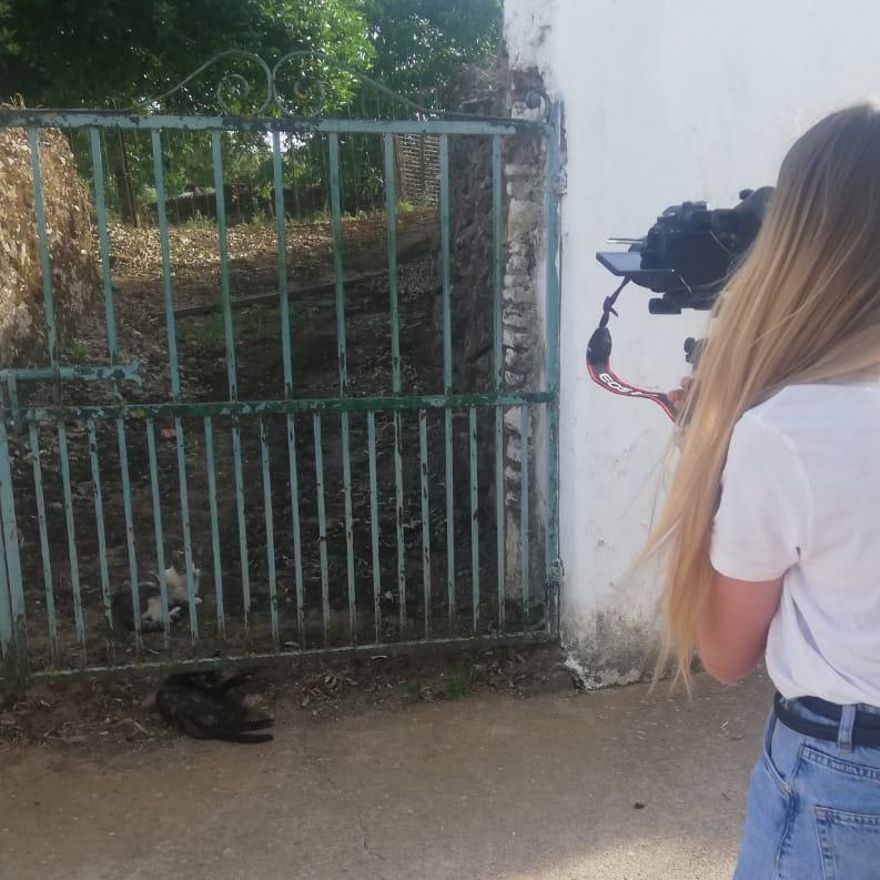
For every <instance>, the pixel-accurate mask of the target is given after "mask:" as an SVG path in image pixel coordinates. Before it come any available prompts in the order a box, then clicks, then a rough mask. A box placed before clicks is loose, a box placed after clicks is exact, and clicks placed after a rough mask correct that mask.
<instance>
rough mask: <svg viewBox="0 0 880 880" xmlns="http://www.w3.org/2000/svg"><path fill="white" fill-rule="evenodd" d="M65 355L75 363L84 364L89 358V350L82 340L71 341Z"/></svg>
mask: <svg viewBox="0 0 880 880" xmlns="http://www.w3.org/2000/svg"><path fill="white" fill-rule="evenodd" d="M67 357H68V358H69V359H70V360H71V361H73V363H75V364H84V363H85V362H86V361H87V360H88V359H89V350H88V348H87V347H86V345H85V344H84V343H82V342H73V343H71V346H70V348H69V349H68V350H67Z"/></svg>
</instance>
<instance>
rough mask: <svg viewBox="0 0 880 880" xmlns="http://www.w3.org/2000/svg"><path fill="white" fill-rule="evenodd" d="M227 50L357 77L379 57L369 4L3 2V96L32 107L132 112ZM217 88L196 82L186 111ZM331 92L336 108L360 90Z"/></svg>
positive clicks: (341, 80) (282, 0)
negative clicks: (317, 57) (296, 58)
mask: <svg viewBox="0 0 880 880" xmlns="http://www.w3.org/2000/svg"><path fill="white" fill-rule="evenodd" d="M4 33H5V34H6V38H5V39H4V38H3V36H2V35H3V34H4ZM4 49H5V51H3V50H4ZM227 49H241V50H246V51H250V52H254V53H258V54H260V55H262V56H264V57H266V58H279V57H281V56H282V55H284V54H286V53H288V52H292V51H296V50H309V51H314V52H318V53H321V54H323V55H325V56H326V57H327V58H329V59H331V60H332V61H335V62H337V63H338V64H340V65H343V66H345V67H349V68H353V69H364V68H365V67H366V66H367V64H368V62H369V59H370V55H371V46H370V43H369V41H368V40H367V35H366V22H365V19H364V17H363V14H362V2H361V0H98V2H96V0H0V51H3V54H4V55H5V69H6V72H5V76H4V79H3V90H4V92H6V93H7V96H8V95H9V94H15V93H20V94H22V95H24V96H25V98H26V99H27V100H28V102H29V103H40V104H44V105H51V106H56V107H58V106H66V107H72V106H90V107H95V106H116V107H120V108H124V107H128V106H131V105H132V104H135V103H137V102H139V101H142V100H144V99H147V98H150V97H153V96H156V95H160V94H162V93H164V92H166V91H168V90H169V89H170V88H172V87H173V86H174V85H176V84H177V83H179V82H180V81H181V80H182V79H183V78H184V77H186V76H187V75H188V74H190V73H191V72H192V71H193V69H194V68H195V67H196V66H197V65H198V64H200V63H201V62H203V61H206V60H207V59H209V58H211V57H212V56H214V55H216V54H217V53H219V52H221V51H224V50H227ZM230 66H232V65H230ZM234 69H236V70H240V69H241V65H240V64H239V65H237V66H235V67H234ZM220 72H221V73H222V72H223V71H222V68H221V69H220ZM245 72H246V73H249V74H251V75H254V74H258V69H257V68H256V67H255V66H250V67H247V68H246V70H245ZM324 72H325V73H326V72H327V71H324ZM212 73H213V74H214V75H216V73H217V71H216V70H214V71H212ZM293 73H298V72H297V71H293ZM254 79H255V81H256V82H258V80H257V77H256V76H254ZM210 82H211V78H210V76H208V77H206V79H205V80H204V81H203V82H198V81H197V82H194V83H193V86H192V88H190V89H188V90H186V91H185V92H182V93H180V94H179V95H178V104H186V103H189V105H190V107H189V108H188V109H190V110H198V109H202V108H203V107H205V106H207V105H210V104H213V103H214V102H213V91H212V89H210V88H209V85H210ZM327 86H328V88H329V91H330V98H331V100H332V98H333V97H335V96H336V92H338V93H339V96H340V97H343V98H344V97H346V96H349V95H350V91H351V88H352V81H351V78H350V77H348V76H346V75H344V74H338V75H337V76H336V78H335V79H334V78H333V77H331V78H330V79H329V82H328V83H327ZM180 109H183V108H182V107H181V108H180Z"/></svg>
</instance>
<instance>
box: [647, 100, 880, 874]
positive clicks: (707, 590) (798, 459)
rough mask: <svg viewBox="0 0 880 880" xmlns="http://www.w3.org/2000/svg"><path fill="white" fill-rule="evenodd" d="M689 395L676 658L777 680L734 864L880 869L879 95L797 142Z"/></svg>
mask: <svg viewBox="0 0 880 880" xmlns="http://www.w3.org/2000/svg"><path fill="white" fill-rule="evenodd" d="M683 398H684V399H683V401H682V414H681V424H682V425H687V431H686V435H685V437H684V441H683V443H682V455H681V460H680V462H679V465H678V468H677V470H676V472H675V474H674V477H673V480H672V484H671V487H670V492H669V495H668V499H667V501H666V505H665V507H664V510H663V512H662V515H661V517H660V521H659V523H658V527H657V530H656V532H655V534H654V535H653V537H652V539H651V541H650V542H649V552H659V553H661V554H662V556H663V558H664V559H665V561H666V564H667V566H668V569H667V570H668V582H667V584H668V585H667V588H666V591H665V594H664V612H665V634H666V638H665V646H666V650H665V656H666V657H669V656H670V655H671V656H672V657H673V660H674V661H675V666H676V669H677V672H678V675H679V677H682V678H684V679H685V680H687V679H688V678H689V676H690V671H691V668H692V661H693V659H694V655H698V656H699V659H700V660H701V661H702V664H703V666H704V667H705V669H706V670H707V671H708V672H709V674H710V675H712V676H714V677H715V678H716V679H719V680H720V681H722V682H734V681H736V680H738V679H740V678H742V677H743V676H745V675H747V674H749V673H750V672H751V671H752V670H753V669H755V667H756V666H757V665H758V664H759V663H760V661H761V660H762V659H766V664H767V670H768V672H769V675H770V677H771V679H772V680H773V682H774V684H775V686H776V688H777V691H778V694H777V697H776V699H775V702H774V708H773V711H772V713H771V717H770V720H769V723H768V726H767V731H766V735H765V740H764V749H763V754H762V756H761V758H760V760H759V761H758V764H757V766H756V767H755V770H754V772H753V774H752V779H751V786H750V792H749V802H748V811H747V819H746V825H745V833H744V838H743V843H742V848H741V852H740V856H739V862H738V865H737V869H736V874H735V880H771V878H794V880H811V878H817V880H832V878H834V880H869V878H872V880H873V878H880V109H878V108H877V107H875V106H872V105H860V106H856V107H852V108H848V109H845V110H842V111H840V112H838V113H835V114H833V115H831V116H829V117H827V118H826V119H824V120H822V121H821V122H819V123H818V124H817V125H815V126H814V127H813V128H812V129H810V130H809V131H808V132H807V133H806V134H805V135H803V136H802V137H801V138H800V140H798V141H797V143H795V145H794V146H793V147H792V149H791V150H790V152H789V153H788V155H787V156H786V158H785V160H784V162H783V164H782V168H781V170H780V173H779V180H778V184H777V187H776V189H775V192H774V194H773V197H772V200H771V203H770V206H769V209H768V213H767V216H766V219H765V221H764V224H763V227H762V229H761V232H760V234H759V236H758V238H757V240H756V241H755V244H754V247H753V248H752V251H751V253H750V255H749V257H748V258H747V260H746V261H745V262H744V264H743V265H742V267H741V268H740V269H739V271H738V272H737V273H736V275H735V276H734V277H733V278H732V280H731V282H730V284H729V285H728V287H727V288H726V290H725V292H724V294H723V296H722V297H721V299H720V301H719V307H718V309H717V311H716V314H715V315H714V316H713V318H712V323H711V327H710V333H709V340H708V344H707V347H706V349H705V351H704V354H703V356H702V359H701V362H700V365H699V368H698V370H697V372H696V374H695V376H694V377H693V381H692V382H691V383H689V385H688V387H687V391H686V393H684V395H683Z"/></svg>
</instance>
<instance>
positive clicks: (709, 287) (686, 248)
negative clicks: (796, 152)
mask: <svg viewBox="0 0 880 880" xmlns="http://www.w3.org/2000/svg"><path fill="white" fill-rule="evenodd" d="M772 193H773V188H772V187H769V186H765V187H763V188H762V189H759V190H748V189H747V190H743V191H742V192H741V193H740V194H739V197H740V203H739V204H738V205H737V206H736V207H735V208H716V209H714V210H712V209H710V208H709V206H708V205H707V204H706V202H684V203H683V204H681V205H673V206H672V207H671V208H667V209H666V210H665V211H664V212H663V213H662V214H661V215H660V217H658V218H657V222H656V223H655V224H654V225H653V226H652V227H651V229H650V230H649V232H648V234H647V235H646V236H645V237H644V238H641V239H612V241H616V242H619V243H625V244H629V245H630V248H629V250H628V251H624V252H608V251H600V252H599V253H598V254H596V258H597V259H598V260H599V262H600V263H601V264H602V265H603V266H604V267H605V268H606V269H608V270H609V271H610V272H611V274H612V275H616V276H617V277H619V278H626V279H628V280H630V281H632V282H634V283H635V284H638V285H639V286H640V287H647V288H648V289H649V290H652V291H654V292H655V293H660V294H662V295H661V296H659V297H655V298H653V299H651V300H649V301H648V309H649V311H650V312H651V314H652V315H680V314H681V311H682V309H709V308H711V307H712V304H713V303H714V302H715V298H716V297H717V296H718V294H719V292H720V291H721V288H722V287H723V286H724V283H725V281H726V280H727V278H728V276H729V275H730V272H731V270H732V269H733V267H734V265H735V264H736V262H737V261H738V260H739V259H740V257H742V255H743V254H744V253H745V252H746V251H747V250H748V249H749V247H750V246H751V244H752V242H753V241H754V240H755V237H756V236H757V234H758V230H759V229H760V228H761V222H762V221H763V219H764V214H765V212H766V209H767V203H768V201H769V200H770V196H771V195H772Z"/></svg>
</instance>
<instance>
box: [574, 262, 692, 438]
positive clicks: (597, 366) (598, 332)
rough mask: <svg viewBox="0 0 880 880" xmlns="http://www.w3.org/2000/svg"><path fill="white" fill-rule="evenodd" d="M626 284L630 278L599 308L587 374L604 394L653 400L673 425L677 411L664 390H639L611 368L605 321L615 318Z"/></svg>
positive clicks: (607, 331)
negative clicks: (600, 311) (600, 312)
mask: <svg viewBox="0 0 880 880" xmlns="http://www.w3.org/2000/svg"><path fill="white" fill-rule="evenodd" d="M627 284H629V279H625V280H624V281H623V282H622V283H621V285H620V286H619V287H618V288H617V290H615V291H614V293H612V294H611V296H609V297H607V298H606V300H605V303H604V304H603V306H602V317H601V319H600V320H599V326H598V327H596V329H595V330H594V331H593V335H592V336H591V337H590V342H589V344H588V345H587V371H588V372H589V374H590V378H591V379H592V380H593V381H594V382H595V383H596V384H597V385H599V386H601V387H602V388H604V389H605V390H606V391H610V392H611V393H612V394H617V395H619V396H620V397H635V398H641V399H643V400H650V401H653V402H654V403H656V404H657V406H659V407H660V408H661V409H662V410H663V412H665V413H666V415H667V416H669V418H670V419H671V420H672V421H673V422H675V421H677V420H678V410H677V409H676V407H675V404H673V402H672V400H670V398H669V395H668V394H666V393H665V392H663V391H650V390H649V389H647V388H640V387H639V386H638V385H631V384H630V383H629V382H627V381H626V380H625V379H621V378H620V376H618V375H617V374H616V373H615V372H614V370H612V369H611V348H612V339H611V331H610V330H609V329H608V322H609V321H610V319H611V316H612V315H615V316H617V311H616V310H615V308H614V304H615V303H616V302H617V298H618V297H619V296H620V294H621V291H622V290H623V288H624V287H626V285H627Z"/></svg>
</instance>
